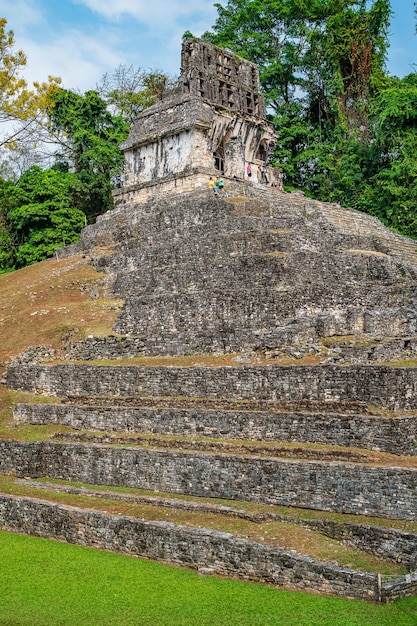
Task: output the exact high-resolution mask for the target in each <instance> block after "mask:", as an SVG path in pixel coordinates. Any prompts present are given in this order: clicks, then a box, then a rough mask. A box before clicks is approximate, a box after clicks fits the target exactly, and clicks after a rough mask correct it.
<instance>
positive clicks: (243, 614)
mask: <svg viewBox="0 0 417 626" xmlns="http://www.w3.org/2000/svg"><path fill="white" fill-rule="evenodd" d="M416 623H417V598H410V599H407V600H401V601H399V602H396V603H394V604H391V605H385V606H377V605H373V604H367V603H365V602H359V601H353V600H345V599H341V598H332V597H321V596H315V595H309V594H304V593H298V592H289V591H281V590H276V589H274V588H272V587H268V586H266V585H260V584H255V583H246V582H241V581H234V580H226V579H221V578H217V577H214V576H210V577H200V576H198V574H197V573H196V572H193V571H188V570H186V569H180V568H176V567H169V566H166V565H162V564H160V563H154V562H151V561H144V560H141V559H137V558H133V557H127V556H122V555H118V554H112V553H109V552H103V551H100V550H94V549H92V548H81V547H79V546H73V545H68V544H64V543H58V542H56V541H51V540H47V539H38V538H33V537H27V536H24V535H14V534H11V533H6V532H1V531H0V624H1V625H2V626H57V625H60V626H64V625H65V626H75V625H77V626H78V625H79V626H95V625H110V624H111V625H112V626H125V625H135V626H136V625H146V626H177V625H187V626H188V625H189V626H217V625H219V626H220V625H222V626H252V625H257V626H266V625H268V624H275V625H282V626H284V625H285V626H394V625H395V626H414V625H415V624H416Z"/></svg>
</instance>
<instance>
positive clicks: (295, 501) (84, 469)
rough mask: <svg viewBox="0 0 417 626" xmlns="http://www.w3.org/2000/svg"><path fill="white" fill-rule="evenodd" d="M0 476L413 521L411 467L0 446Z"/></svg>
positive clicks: (415, 488) (415, 485)
mask: <svg viewBox="0 0 417 626" xmlns="http://www.w3.org/2000/svg"><path fill="white" fill-rule="evenodd" d="M0 473H3V474H6V473H14V474H15V475H16V476H17V477H30V478H39V477H50V478H58V479H66V480H69V481H77V482H82V483H88V484H93V485H107V486H120V487H134V488H138V489H149V490H152V491H155V490H158V491H163V492H171V493H180V494H189V495H192V496H203V497H212V498H223V499H236V500H247V501H254V502H264V503H269V504H278V505H283V506H296V507H301V508H309V509H317V510H327V511H335V512H341V513H353V514H360V515H374V516H380V517H381V516H383V517H390V518H394V519H409V520H414V519H415V513H416V510H417V469H412V468H404V467H384V466H368V465H363V464H359V463H358V464H356V463H355V464H354V463H343V462H340V461H333V462H330V463H328V462H323V461H299V460H297V461H290V460H283V459H281V460H279V459H272V458H269V457H266V458H261V457H247V456H239V455H231V454H216V453H204V452H195V451H193V452H184V451H174V450H149V449H145V448H136V447H116V446H105V445H99V444H94V445H85V444H79V443H55V442H48V441H44V442H18V441H11V440H8V441H5V440H0Z"/></svg>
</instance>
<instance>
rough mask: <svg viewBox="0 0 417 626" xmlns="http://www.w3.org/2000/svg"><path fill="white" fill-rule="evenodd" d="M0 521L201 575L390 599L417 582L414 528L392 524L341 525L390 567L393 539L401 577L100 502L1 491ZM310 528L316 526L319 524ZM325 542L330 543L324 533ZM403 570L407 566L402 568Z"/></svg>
mask: <svg viewBox="0 0 417 626" xmlns="http://www.w3.org/2000/svg"><path fill="white" fill-rule="evenodd" d="M61 497H62V496H61ZM64 497H65V496H64ZM69 497H70V496H69ZM67 498H68V496H67ZM110 502H111V501H110ZM113 507H114V504H113ZM143 508H144V505H143V504H142V509H143ZM166 515H167V514H166ZM212 515H213V514H212ZM0 523H1V525H2V528H4V529H6V530H9V531H10V532H20V533H21V532H24V533H26V534H29V535H34V536H39V535H42V536H48V537H50V538H53V539H56V540H58V541H67V542H70V543H74V544H79V545H82V546H90V547H94V548H101V549H105V550H110V551H113V552H119V553H123V554H130V555H133V556H136V557H142V558H148V559H153V560H159V561H162V562H165V563H172V564H174V565H175V566H178V565H184V566H186V567H188V568H190V567H192V568H194V569H198V572H199V573H200V574H201V575H211V574H218V575H221V576H233V577H239V578H243V579H250V580H259V581H262V582H267V583H269V584H272V585H274V586H277V585H278V586H284V587H285V588H292V589H297V590H302V591H304V592H306V591H309V592H311V591H314V592H319V593H320V592H321V593H325V594H329V593H331V594H334V595H340V596H345V597H349V598H356V599H362V600H367V601H375V602H383V603H386V602H391V601H393V600H395V599H398V598H403V597H405V596H410V595H413V593H415V590H416V588H417V575H416V573H415V572H413V571H412V567H413V563H414V561H413V560H410V559H408V560H407V555H406V551H407V549H412V548H413V547H414V543H415V536H412V535H411V534H409V536H407V535H406V534H404V533H403V534H399V535H397V534H396V533H394V532H393V531H391V530H388V531H387V533H386V534H385V535H382V533H381V530H380V529H378V528H369V529H367V530H365V533H364V532H363V531H362V532H361V530H362V529H355V528H353V526H351V527H350V528H349V531H348V530H347V529H344V533H345V535H347V534H348V533H349V535H350V537H351V538H352V539H351V544H352V545H356V544H359V545H360V547H359V549H360V550H362V551H370V553H371V554H375V552H376V551H377V550H378V549H379V551H380V553H382V554H383V557H385V562H384V561H383V562H382V563H384V565H385V567H386V566H387V563H386V561H387V560H391V561H392V560H393V559H394V557H393V556H392V548H393V546H396V545H398V546H399V547H400V550H399V551H398V552H399V553H400V554H401V556H399V557H398V559H399V560H400V562H401V563H402V564H403V567H404V566H405V569H406V570H408V571H410V572H411V573H410V574H406V575H405V576H404V575H400V574H399V573H398V571H399V568H398V566H397V567H392V565H391V567H390V569H391V571H395V572H397V574H396V576H397V577H396V578H393V577H392V576H390V577H386V576H381V574H377V573H374V572H369V571H356V570H354V569H352V568H351V567H346V566H345V567H341V566H339V565H338V563H337V561H327V562H319V561H317V560H316V559H314V558H311V557H309V556H305V555H303V554H299V553H297V551H296V550H288V549H287V550H285V549H284V548H283V547H280V546H277V545H274V544H273V542H266V544H265V543H264V541H265V537H259V538H257V537H256V536H255V537H254V538H251V539H252V540H251V539H248V538H247V537H242V536H241V535H242V533H239V532H237V533H236V532H235V533H234V534H231V533H226V532H219V531H218V530H209V529H206V528H201V526H200V527H192V526H191V525H190V524H188V526H185V525H181V526H180V525H177V524H175V523H172V522H169V521H166V520H165V521H154V519H153V518H151V520H147V519H143V518H138V517H137V516H133V515H130V516H126V515H124V516H123V517H121V516H120V515H115V514H109V513H108V512H107V511H105V510H102V509H101V508H100V507H99V506H98V505H97V504H96V505H95V510H88V511H85V510H82V509H80V508H79V507H76V508H75V507H73V506H69V505H63V504H58V503H57V502H56V501H54V500H52V501H49V502H48V501H46V500H39V499H37V498H28V497H14V496H11V495H9V494H7V495H6V494H1V495H0ZM223 526H224V524H223ZM103 529H105V532H103ZM300 532H301V529H300ZM310 532H311V531H310ZM313 532H316V529H315V528H314V530H313ZM364 534H365V535H366V537H364ZM361 535H362V537H360V536H361ZM381 535H382V536H381ZM403 537H404V541H402V539H403ZM323 542H324V543H327V542H326V541H325V540H324V539H323V537H322V542H321V543H323ZM387 544H389V547H388V545H387ZM371 545H373V548H371V547H370V546H371ZM367 548H368V550H367ZM390 548H391V551H390ZM330 554H332V552H331V553H330ZM362 560H364V559H362ZM401 570H402V572H401V573H403V568H401ZM401 570H400V571H401Z"/></svg>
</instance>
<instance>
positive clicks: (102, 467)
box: [0, 39, 417, 603]
mask: <svg viewBox="0 0 417 626" xmlns="http://www.w3.org/2000/svg"><path fill="white" fill-rule="evenodd" d="M276 140H277V137H276V134H275V133H274V130H273V128H272V126H271V124H270V123H269V122H268V121H267V118H266V113H265V105H264V101H263V97H262V93H261V91H260V86H259V74H258V69H257V67H256V65H254V64H253V63H251V62H249V61H247V60H244V59H241V58H240V57H238V56H236V55H234V54H232V53H231V52H230V51H227V50H222V49H220V48H217V47H215V46H213V45H211V44H208V43H206V42H203V41H200V40H198V39H185V40H184V43H183V49H182V57H181V74H180V78H179V80H178V83H177V85H176V86H175V88H174V89H173V90H171V91H169V92H167V93H166V94H164V97H163V98H162V99H161V100H160V101H159V102H157V103H156V104H154V105H153V106H151V107H149V108H148V109H146V110H144V111H143V112H142V113H141V114H140V115H139V117H138V119H137V121H136V123H135V124H134V125H133V127H132V129H131V132H130V135H129V137H128V138H127V140H126V141H125V142H124V143H123V145H122V146H121V149H122V151H123V153H124V158H125V176H124V185H123V187H122V188H120V189H117V190H116V191H115V192H114V199H115V208H114V210H112V211H109V212H107V213H105V214H104V215H102V216H100V217H99V218H98V219H97V222H96V223H95V224H92V225H89V226H87V227H86V228H85V229H84V230H83V231H82V233H81V237H80V240H79V242H78V243H76V244H74V245H72V246H69V247H67V248H64V249H62V250H60V251H59V257H60V258H61V259H62V258H69V257H77V255H78V256H79V257H80V258H87V259H88V261H89V263H91V265H92V266H93V267H94V268H95V269H96V270H98V271H100V272H101V273H102V275H103V277H104V278H103V285H104V286H105V288H106V290H107V293H109V294H111V296H112V297H114V298H117V299H118V300H120V301H122V303H123V305H122V307H121V310H120V312H119V314H118V317H117V321H116V324H115V326H114V328H113V332H112V334H111V335H106V336H100V335H92V336H88V337H85V338H84V339H82V340H78V341H74V340H71V338H69V339H68V341H67V342H66V344H65V346H64V348H63V351H62V352H61V353H60V354H59V355H56V357H55V360H54V357H53V355H52V356H51V355H49V356H48V358H46V357H43V356H42V354H43V352H42V350H43V351H45V348H43V349H42V350H40V349H39V350H37V349H36V348H33V349H32V350H31V351H29V352H27V353H26V354H22V355H19V356H18V357H17V358H16V359H15V360H14V361H13V362H12V363H11V364H10V365H9V367H8V369H7V371H6V373H5V375H4V380H3V383H4V384H5V385H6V386H7V388H8V389H9V390H12V391H19V392H22V393H23V392H24V393H31V394H34V396H33V397H34V400H32V401H28V402H20V403H19V404H17V405H16V407H15V409H14V420H15V422H16V425H17V427H19V426H20V425H22V424H32V425H38V426H39V427H42V425H45V424H57V425H63V426H65V427H66V428H65V429H62V431H59V432H58V433H57V434H56V435H55V436H54V437H51V438H49V439H42V438H39V440H37V441H19V440H17V439H16V440H14V439H13V438H8V439H0V473H2V474H10V475H13V476H15V477H16V478H17V479H19V480H23V479H24V481H25V484H38V483H37V482H36V481H38V480H40V479H43V480H44V482H43V483H42V485H43V487H42V489H43V492H44V494H45V495H44V496H39V499H38V498H35V497H33V498H29V497H23V496H20V497H17V496H14V495H10V494H0V527H1V528H4V529H9V530H13V531H16V532H25V533H28V534H33V535H40V536H47V537H53V538H56V539H60V540H65V541H69V542H73V543H79V544H81V545H90V546H95V547H100V548H103V549H107V550H114V551H117V552H123V553H126V554H133V555H137V556H142V557H145V558H150V559H155V560H159V561H163V562H166V563H174V564H177V565H178V564H179V565H184V566H186V567H191V568H194V569H197V570H199V571H200V572H201V573H202V574H219V575H225V576H232V577H238V578H242V579H251V580H259V581H265V582H267V583H270V584H273V585H275V586H276V587H285V588H290V589H295V590H308V591H313V592H318V593H323V594H334V595H339V596H345V597H348V598H359V599H365V600H369V601H374V602H383V603H386V602H391V601H394V600H396V599H398V598H402V597H406V596H410V595H413V594H415V593H416V592H417V527H416V522H417V368H416V366H415V365H413V359H416V358H417V252H416V247H417V246H416V242H415V241H413V240H411V239H408V238H406V237H403V236H401V235H398V234H396V233H394V232H393V231H391V230H389V229H388V228H386V227H385V226H383V225H382V223H381V222H379V221H378V220H377V219H376V218H374V217H371V216H369V215H367V214H364V213H360V212H358V211H356V210H353V209H348V208H341V207H340V206H339V205H336V204H329V203H324V202H319V201H316V200H311V199H309V198H307V197H305V196H304V195H303V193H301V192H293V193H287V192H285V191H282V189H281V185H280V182H281V181H280V174H281V173H280V170H279V169H277V168H275V167H274V166H273V161H271V158H272V154H273V150H274V145H275V143H276ZM249 174H250V175H249ZM220 176H221V177H222V178H223V180H224V184H225V187H224V190H221V191H220V192H219V193H218V194H217V195H215V194H214V193H213V190H212V189H211V188H210V186H209V180H210V177H213V178H216V179H217V178H218V177H220ZM51 262H52V261H51ZM92 297H97V296H96V295H94V294H92ZM152 359H153V360H152ZM158 359H159V360H158ZM170 359H171V360H170ZM45 397H47V398H48V399H49V400H53V401H52V402H49V403H42V402H37V401H36V398H40V399H42V398H45ZM47 479H54V483H53V484H52V483H48V482H47ZM68 481H71V482H72V483H82V484H83V485H84V487H83V492H82V493H84V494H86V493H88V494H90V495H94V494H96V489H97V488H98V487H101V488H103V486H107V487H109V488H110V487H112V488H122V487H123V488H126V487H129V488H132V489H138V490H146V491H145V493H143V492H140V494H139V495H138V494H136V495H135V494H131V495H129V494H126V493H123V494H121V493H120V494H118V496H117V497H120V498H125V499H127V500H129V498H130V499H131V501H132V499H134V498H135V497H136V498H139V499H140V502H141V503H142V505H143V507H146V506H150V505H151V504H152V507H153V508H154V509H155V507H159V510H160V516H159V517H158V518H157V519H155V517H146V514H145V513H144V514H143V515H142V517H141V518H139V517H134V516H128V515H112V514H111V513H108V512H105V511H101V510H100V511H99V510H94V511H93V510H92V509H91V508H89V509H83V508H80V507H79V508H75V507H70V506H67V505H64V504H59V501H58V500H56V499H54V497H53V493H54V492H55V493H58V492H60V490H61V492H62V491H65V490H67V492H68V490H71V489H72V490H73V492H74V493H78V492H77V489H79V488H78V487H75V486H74V485H70V484H69V483H68ZM40 489H41V488H40V487H39V490H40ZM162 495H163V497H162ZM114 497H115V496H114ZM219 499H221V500H222V503H219ZM245 507H246V508H245ZM284 507H287V508H284ZM171 510H175V511H176V512H177V514H179V513H178V511H187V512H188V513H187V514H188V515H189V517H188V518H187V521H184V522H176V521H170V520H169V518H168V517H167V515H169V513H167V511H168V512H169V511H171ZM195 512H199V513H200V518H199V519H201V515H203V514H210V515H211V516H212V517H213V516H217V518H218V519H219V520H229V521H230V520H232V519H239V520H240V522H241V523H242V524H243V523H245V524H252V526H251V527H250V528H251V529H252V530H250V531H245V532H243V531H241V532H240V534H239V531H238V530H236V529H231V527H229V526H227V529H228V530H227V529H226V527H225V526H224V525H222V523H221V522H219V525H218V526H214V525H213V523H212V522H211V524H212V525H211V526H210V528H208V527H205V526H204V525H203V526H202V525H201V522H200V523H199V524H197V522H196V523H195V525H194V524H193V522H192V521H190V519H192V514H193V513H195ZM230 523H231V522H230ZM282 523H285V524H291V525H292V527H294V528H296V529H297V528H298V529H299V532H306V529H307V530H308V532H309V533H310V536H311V537H313V536H319V537H320V538H321V539H323V538H326V540H327V539H329V538H330V539H331V540H335V541H337V542H339V543H340V545H341V546H343V547H344V548H345V547H348V548H349V549H355V550H357V551H360V553H361V554H362V555H365V556H364V557H363V558H367V557H369V555H371V556H372V557H378V559H381V563H382V562H383V563H384V567H385V569H378V567H377V566H375V569H373V566H372V567H371V566H368V567H365V566H364V567H363V568H362V569H356V568H355V567H353V565H352V563H351V562H350V561H344V562H338V560H337V559H335V558H327V559H326V558H316V557H314V556H311V555H310V554H309V553H308V551H307V549H306V552H307V553H304V552H303V551H302V550H301V549H300V548H298V547H296V548H295V547H294V546H293V545H290V546H288V545H287V544H286V543H285V540H284V538H282V537H281V536H280V534H279V533H280V531H279V524H282ZM265 524H267V526H265ZM255 527H256V529H255V530H253V528H255ZM245 528H246V527H245ZM248 528H249V526H248ZM265 528H266V529H267V531H265V532H264V529H265ZM267 532H269V533H274V535H273V539H272V538H271V539H268V534H267ZM294 532H295V531H294ZM256 533H257V534H256ZM323 541H324V539H323ZM306 545H308V542H307V543H306ZM297 546H298V544H297ZM381 567H382V566H381ZM390 568H391V569H390ZM387 572H388V573H387Z"/></svg>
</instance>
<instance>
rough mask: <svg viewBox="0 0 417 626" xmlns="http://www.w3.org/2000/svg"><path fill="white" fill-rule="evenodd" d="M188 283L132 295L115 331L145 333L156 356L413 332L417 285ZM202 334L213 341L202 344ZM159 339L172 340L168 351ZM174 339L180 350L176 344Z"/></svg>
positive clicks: (416, 321)
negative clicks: (184, 286)
mask: <svg viewBox="0 0 417 626" xmlns="http://www.w3.org/2000/svg"><path fill="white" fill-rule="evenodd" d="M248 281H249V282H250V277H248ZM121 288H122V281H121ZM193 288H194V291H193V290H192V285H191V284H190V290H189V291H180V292H178V293H175V292H174V293H173V289H171V290H168V289H166V290H165V291H164V292H162V293H154V294H146V293H144V294H139V295H135V294H131V295H129V297H128V298H127V299H126V301H125V303H124V306H123V308H122V310H121V313H120V315H119V318H118V320H117V321H116V324H115V326H114V330H115V332H117V333H119V334H121V335H126V334H128V335H133V336H139V337H142V338H143V339H144V342H145V345H146V346H147V347H149V350H150V352H149V353H150V354H152V353H154V354H156V352H155V348H154V347H153V346H154V344H155V342H157V344H158V347H159V348H162V350H163V351H162V352H161V354H169V353H171V354H180V353H181V352H182V353H183V354H187V353H190V352H196V351H197V352H206V351H213V352H215V351H218V350H221V351H229V352H230V351H232V352H244V351H247V350H250V349H252V350H256V349H260V348H262V347H263V345H264V337H266V338H269V339H265V341H266V342H268V341H269V343H271V342H272V344H271V345H275V346H276V347H279V346H284V345H292V344H295V345H302V344H303V343H311V342H312V341H315V340H317V339H318V338H320V337H328V336H332V335H339V336H345V335H364V334H367V335H371V336H376V337H407V336H412V335H415V334H416V333H417V313H416V310H417V306H416V298H415V295H414V292H415V289H414V287H409V288H408V289H407V288H405V287H404V288H403V287H402V286H401V285H385V286H384V288H383V289H382V288H381V285H379V286H376V285H375V284H368V285H364V284H361V285H353V284H350V285H346V284H344V285H343V284H342V285H337V284H331V285H329V284H324V283H323V284H310V285H308V286H307V285H306V286H305V287H303V286H302V285H301V286H299V287H298V286H297V287H296V286H290V285H289V284H282V285H277V286H276V288H275V289H274V288H269V287H268V285H265V286H264V287H263V288H262V287H256V288H250V289H245V288H244V287H243V286H242V287H241V288H239V285H237V286H236V287H234V286H233V284H230V287H229V286H226V287H225V289H223V290H222V289H220V288H216V289H210V288H209V287H207V288H206V289H204V288H203V287H202V288H201V289H199V290H195V287H193ZM170 335H173V336H172V337H170ZM207 335H212V339H210V338H208V341H206V340H205V337H207ZM161 340H162V341H161ZM163 341H166V342H169V343H170V344H171V345H170V347H169V348H167V349H166V350H164V349H163ZM274 341H275V344H274ZM176 343H178V344H181V347H179V348H175V344H176ZM223 343H224V344H225V345H224V347H223ZM198 345H200V349H198Z"/></svg>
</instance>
